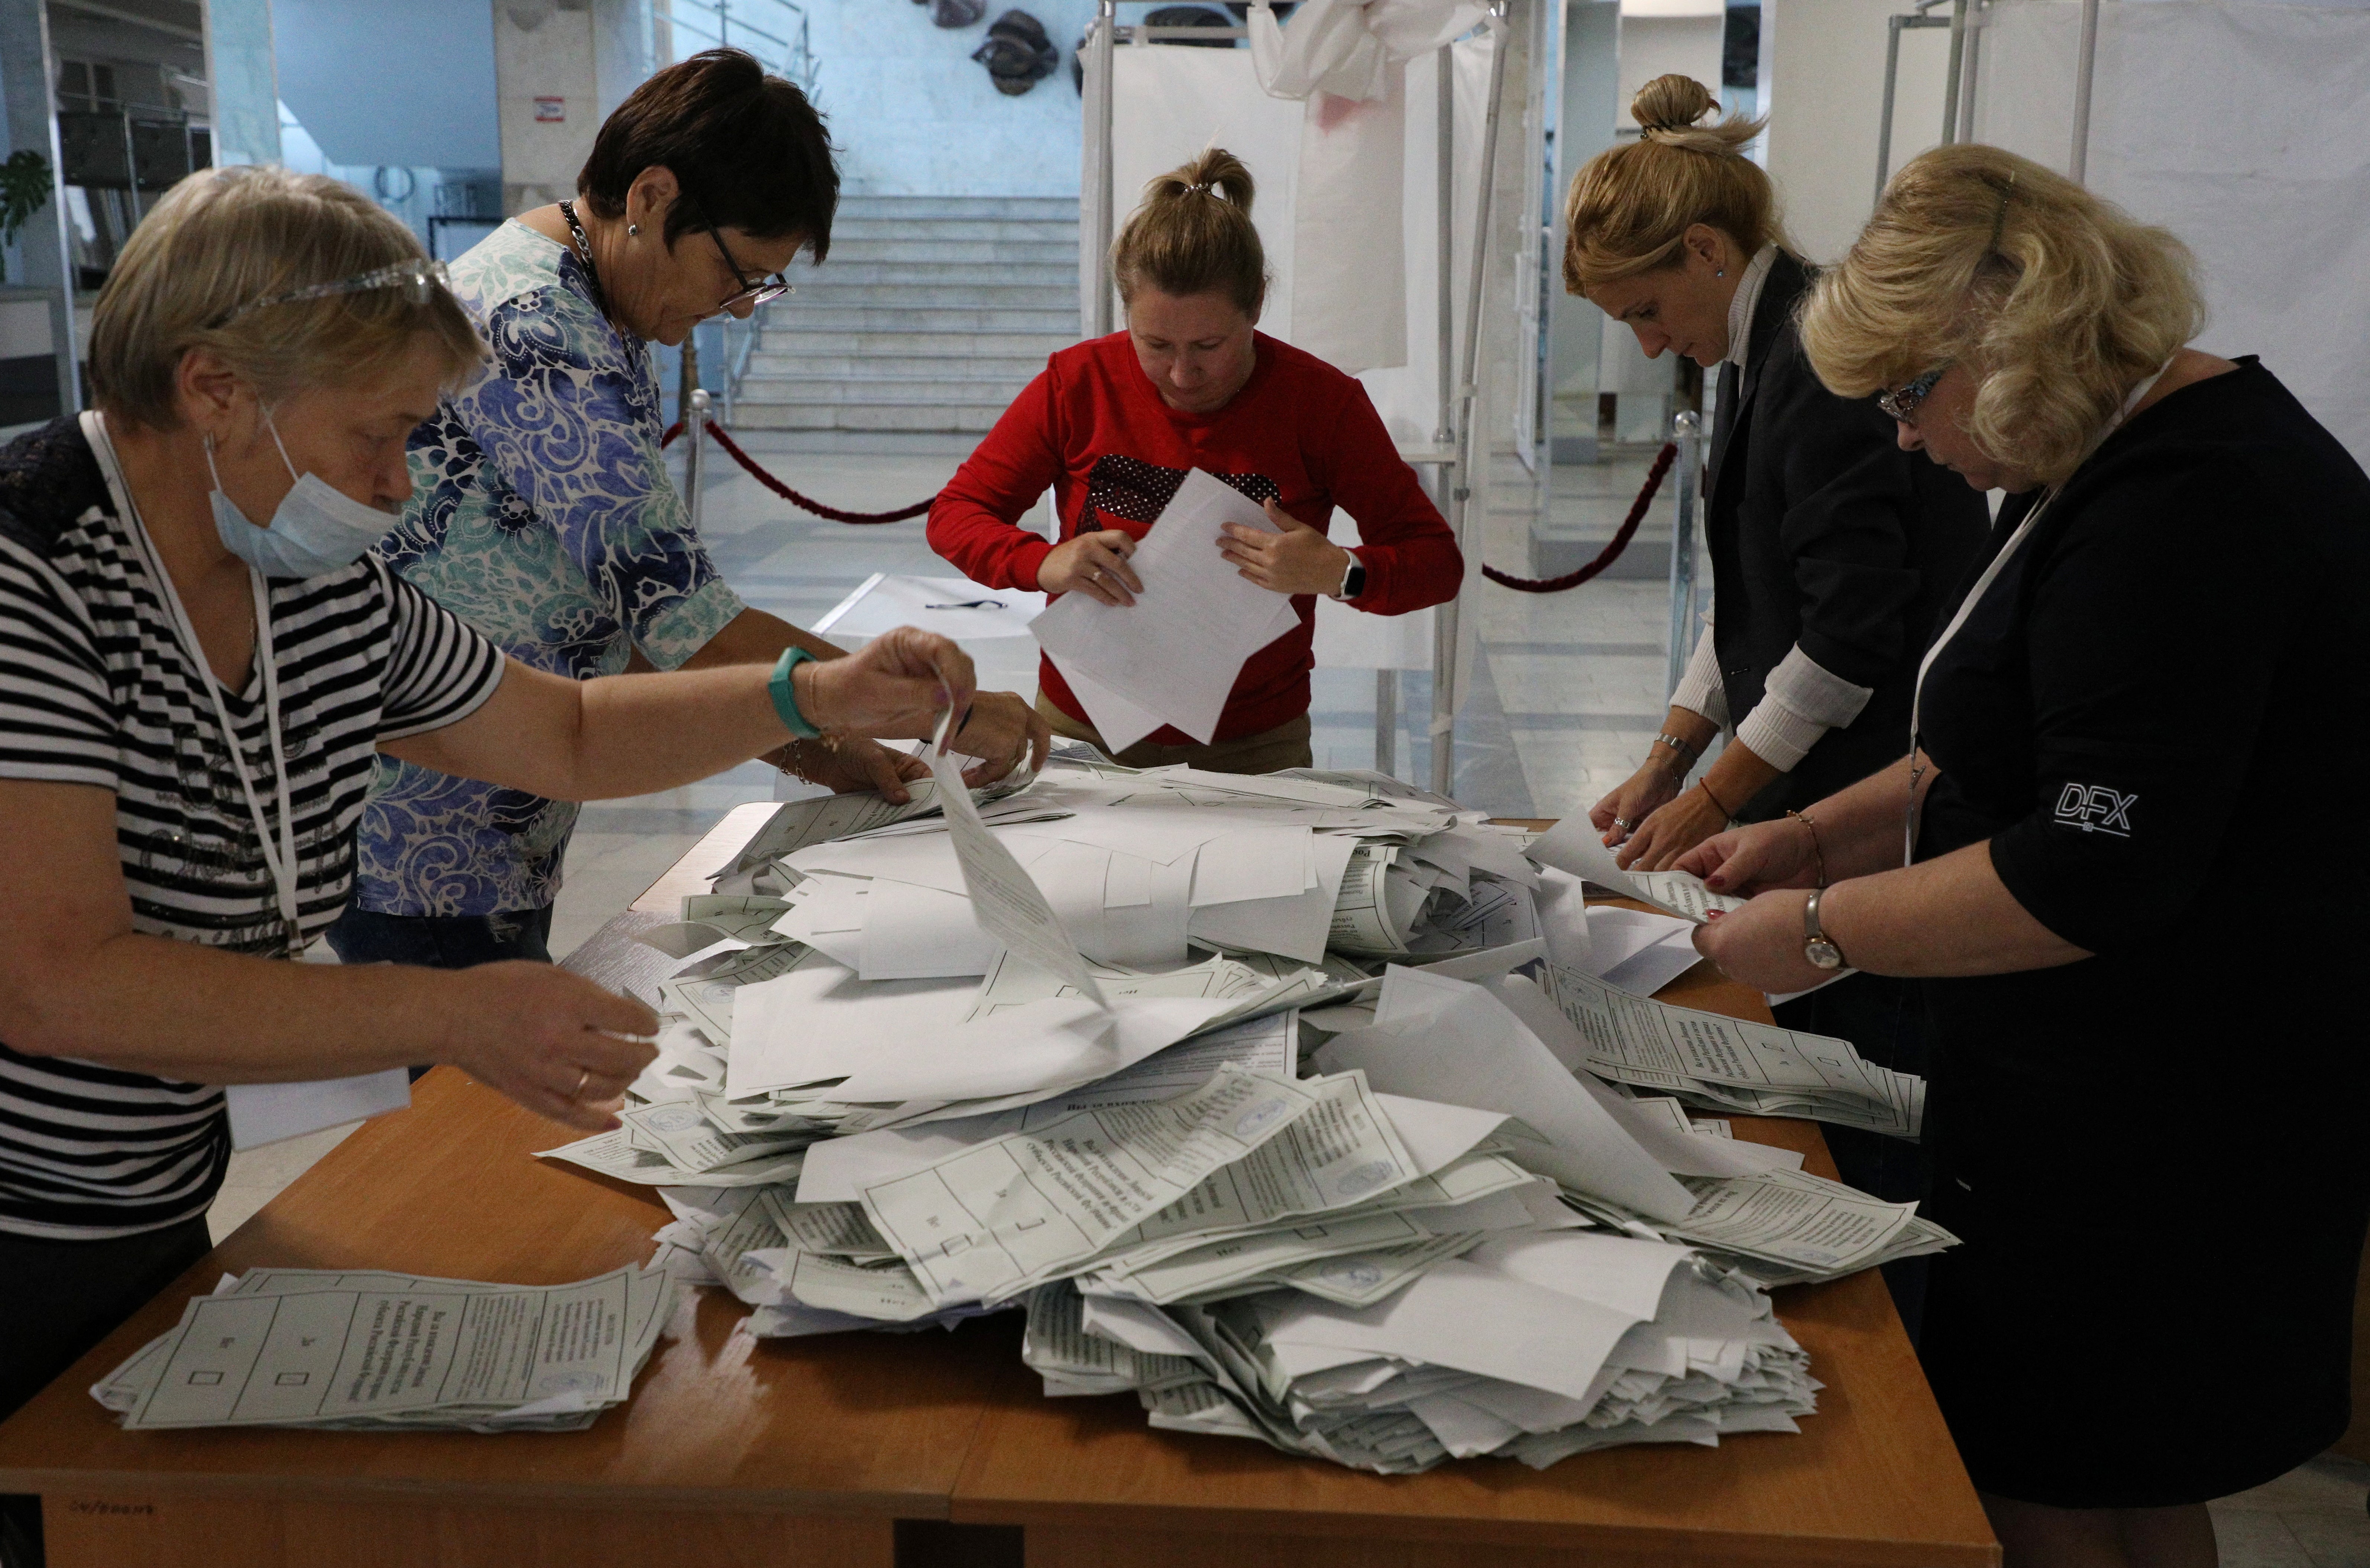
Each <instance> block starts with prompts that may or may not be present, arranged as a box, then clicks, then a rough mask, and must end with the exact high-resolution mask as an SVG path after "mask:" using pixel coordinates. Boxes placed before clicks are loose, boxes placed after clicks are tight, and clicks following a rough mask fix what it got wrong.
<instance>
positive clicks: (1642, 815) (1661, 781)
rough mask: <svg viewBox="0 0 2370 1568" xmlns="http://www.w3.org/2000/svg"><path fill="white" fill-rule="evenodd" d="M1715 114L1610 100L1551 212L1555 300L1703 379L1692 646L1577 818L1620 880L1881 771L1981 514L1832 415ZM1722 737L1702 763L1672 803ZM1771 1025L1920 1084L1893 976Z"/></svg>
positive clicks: (1875, 1181) (1931, 474)
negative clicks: (1634, 129)
mask: <svg viewBox="0 0 2370 1568" xmlns="http://www.w3.org/2000/svg"><path fill="white" fill-rule="evenodd" d="M1717 107H1718V105H1717V102H1716V100H1715V99H1714V98H1713V97H1712V95H1711V94H1710V93H1709V92H1708V91H1707V90H1706V89H1705V88H1704V87H1703V86H1701V85H1700V84H1698V83H1697V82H1695V81H1693V80H1691V79H1689V78H1688V77H1685V76H1680V75H1670V76H1660V77H1657V78H1655V79H1654V80H1653V81H1651V82H1650V83H1648V84H1647V85H1646V86H1645V87H1644V88H1643V89H1641V90H1640V91H1639V94H1638V97H1637V98H1636V100H1635V101H1634V103H1633V104H1632V105H1631V112H1632V113H1633V114H1635V116H1636V117H1637V121H1638V123H1639V125H1640V126H1641V127H1643V134H1642V135H1641V136H1640V138H1639V140H1638V141H1637V142H1635V143H1632V144H1627V145H1623V146H1618V147H1615V148H1613V149H1611V150H1610V151H1607V152H1605V153H1603V154H1600V155H1599V156H1597V157H1595V158H1594V159H1593V160H1591V162H1590V163H1589V165H1588V167H1586V168H1584V169H1582V171H1581V173H1580V176H1579V178H1578V179H1576V180H1574V181H1573V183H1572V189H1571V195H1570V201H1569V202H1568V203H1567V205H1566V208H1565V222H1566V227H1567V230H1568V235H1569V237H1568V239H1567V241H1566V246H1565V250H1564V263H1563V265H1564V283H1565V286H1566V287H1567V288H1569V289H1570V291H1571V292H1572V293H1574V294H1582V295H1583V296H1585V297H1586V298H1588V299H1589V300H1591V301H1593V303H1595V304H1596V305H1597V306H1600V307H1601V308H1602V309H1603V310H1604V311H1605V314H1607V315H1608V316H1611V317H1614V318H1615V319H1616V320H1617V321H1621V322H1623V323H1625V324H1626V325H1628V327H1629V328H1630V329H1632V330H1633V331H1635V332H1636V333H1637V334H1638V341H1639V346H1640V347H1642V348H1643V349H1644V350H1645V351H1646V353H1647V355H1648V357H1650V358H1658V357H1660V356H1661V354H1662V351H1663V350H1664V349H1671V350H1674V351H1675V352H1679V353H1682V354H1685V355H1686V356H1687V357H1688V358H1690V359H1693V360H1695V361H1696V362H1697V363H1699V364H1701V365H1702V366H1703V367H1704V368H1705V369H1707V370H1709V369H1712V368H1713V367H1715V366H1717V367H1718V368H1719V372H1720V380H1719V392H1718V404H1717V407H1716V409H1715V412H1714V417H1713V426H1712V445H1711V463H1710V473H1709V478H1708V485H1707V487H1706V493H1707V494H1708V497H1709V498H1710V505H1709V508H1708V513H1707V515H1706V520H1705V529H1704V533H1705V537H1706V540H1707V541H1708V544H1709V546H1710V551H1711V565H1712V584H1713V625H1712V629H1711V632H1710V634H1709V635H1708V636H1707V637H1705V638H1704V639H1703V640H1702V641H1701V642H1700V643H1699V644H1698V645H1697V649H1696V653H1695V658H1694V661H1693V662H1692V663H1691V664H1690V665H1689V666H1688V669H1687V673H1686V676H1685V679H1683V680H1682V681H1681V682H1680V683H1679V687H1678V689H1677V691H1675V692H1674V693H1673V694H1672V698H1671V709H1670V712H1669V714H1668V715H1667V716H1666V717H1665V719H1664V720H1663V724H1662V734H1661V735H1660V736H1658V737H1657V738H1656V740H1655V742H1654V744H1652V746H1651V747H1650V748H1649V751H1648V755H1647V760H1646V762H1645V764H1644V766H1642V767H1639V770H1638V771H1637V773H1636V774H1635V775H1633V776H1632V777H1631V778H1629V779H1628V781H1627V782H1626V783H1624V784H1622V785H1621V786H1619V787H1618V788H1617V789H1615V790H1612V791H1611V792H1610V793H1608V794H1607V795H1606V796H1605V798H1604V799H1603V800H1602V801H1598V802H1597V804H1596V806H1595V807H1594V808H1593V810H1592V811H1591V812H1590V813H1589V818H1590V821H1592V822H1593V823H1594V824H1595V825H1596V826H1597V827H1598V828H1599V829H1600V830H1602V831H1603V832H1604V833H1605V842H1606V843H1607V844H1610V845H1618V846H1620V860H1621V863H1622V864H1623V865H1625V866H1635V867H1637V868H1638V869H1639V870H1662V869H1664V868H1666V867H1668V866H1669V865H1671V864H1672V862H1674V861H1675V860H1676V859H1678V858H1679V857H1680V856H1681V855H1682V854H1685V852H1686V851H1687V850H1689V849H1692V848H1694V847H1696V846H1697V844H1699V843H1701V842H1702V841H1703V840H1705V839H1707V838H1708V837H1710V836H1712V835H1714V834H1716V833H1719V832H1721V831H1722V830H1724V829H1725V828H1727V827H1728V825H1729V824H1730V822H1731V820H1736V821H1743V822H1759V821H1762V820H1765V819H1767V818H1772V817H1778V816H1785V815H1793V816H1796V817H1797V818H1798V820H1799V821H1800V823H1801V826H1800V828H1799V831H1800V832H1801V833H1802V834H1803V835H1804V836H1805V839H1806V843H1807V844H1809V845H1811V846H1812V847H1813V848H1814V849H1815V840H1816V835H1817V832H1818V824H1817V823H1816V821H1815V820H1814V818H1815V813H1811V815H1809V816H1804V815H1802V814H1801V813H1802V809H1803V808H1806V807H1808V806H1809V805H1810V804H1811V802H1812V801H1818V800H1822V799H1824V797H1826V796H1827V795H1829V794H1831V793H1833V792H1834V791H1835V790H1839V789H1842V788H1843V787H1845V786H1846V785H1847V784H1851V783H1856V782H1858V780H1859V779H1860V778H1864V777H1866V776H1867V775H1868V774H1870V773H1873V772H1875V771H1877V770H1878V769H1879V768H1881V767H1885V766H1886V765H1887V764H1889V763H1890V762H1892V761H1893V760H1894V759H1895V758H1897V757H1898V756H1899V755H1901V748H1902V744H1903V738H1904V735H1905V734H1906V733H1907V732H1908V725H1909V694H1910V686H1911V683H1912V681H1913V680H1914V679H1915V677H1916V670H1917V659H1918V656H1919V655H1920V654H1921V653H1923V652H1924V651H1925V648H1926V642H1927V635H1928V634H1929V633H1930V632H1931V631H1932V629H1933V626H1934V620H1935V613H1936V610H1937V609H1938V607H1939V605H1940V604H1941V603H1942V601H1943V598H1944V596H1945V595H1946V594H1948V593H1949V592H1950V589H1951V588H1953V587H1954V586H1955V585H1956V584H1957V583H1958V581H1959V579H1960V577H1961V575H1962V573H1963V571H1965V569H1966V565H1967V562H1968V561H1969V560H1970V559H1972V558H1973V554H1974V552H1975V550H1976V548H1977V547H1978V546H1979V545H1980V544H1981V543H1982V541H1983V538H1984V536H1985V532H1986V529H1987V527H1988V525H1989V521H1990V519H1989V513H1988V511H1987V509H1986V507H1985V502H1984V498H1983V496H1981V495H1980V494H1978V493H1976V492H1974V491H1973V490H1968V489H1967V488H1966V487H1965V486H1964V485H1962V484H1959V483H1957V482H1956V481H1955V480H1953V479H1952V478H1951V477H1950V475H1948V474H1945V473H1942V472H1940V471H1939V470H1938V469H1936V468H1935V467H1933V466H1932V465H1931V464H1922V463H1917V462H1916V461H1915V460H1914V458H1913V457H1912V455H1910V454H1909V453H1906V452H1904V451H1902V450H1901V449H1900V448H1899V446H1897V445H1896V444H1895V443H1894V441H1893V421H1891V420H1890V419H1888V418H1886V417H1885V415H1884V412H1883V410H1881V409H1879V408H1878V407H1877V405H1876V402H1875V400H1874V399H1873V398H1857V399H1852V398H1838V397H1836V396H1835V394H1833V393H1831V392H1829V391H1828V390H1827V389H1826V388H1825V387H1824V386H1821V385H1820V384H1819V379H1818V377H1817V376H1816V375H1813V374H1812V370H1811V367H1810V365H1809V363H1807V362H1806V361H1805V360H1804V358H1803V355H1802V345H1801V339H1800V337H1799V336H1798V335H1797V333H1796V330H1795V324H1794V314H1795V306H1796V305H1797V304H1798V303H1799V302H1800V301H1801V298H1802V296H1803V295H1804V294H1806V293H1807V292H1808V291H1809V289H1810V286H1811V282H1812V273H1811V270H1810V269H1809V268H1808V267H1807V266H1805V265H1804V264H1803V262H1802V261H1801V259H1799V258H1797V257H1795V256H1794V255H1792V254H1791V253H1789V251H1788V250H1787V249H1786V248H1785V236H1784V233H1783V232H1782V230H1781V229H1780V228H1779V226H1778V223H1777V213H1776V210H1775V209H1776V202H1775V200H1774V196H1773V193H1772V191H1771V189H1770V184H1769V177H1768V176H1767V175H1766V174H1764V173H1763V172H1762V171H1761V169H1760V167H1759V166H1757V165H1755V164H1754V163H1753V162H1752V161H1751V160H1750V159H1748V158H1747V157H1745V156H1744V147H1745V144H1747V143H1749V142H1751V141H1752V139H1753V138H1754V135H1755V134H1756V133H1758V132H1759V130H1760V128H1761V126H1760V122H1759V121H1746V120H1742V119H1731V120H1728V121H1725V122H1723V123H1720V124H1716V125H1698V124H1697V121H1699V120H1701V119H1702V118H1703V117H1704V116H1705V115H1706V114H1707V113H1708V112H1710V111H1712V110H1715V109H1716V108H1717ZM1721 732H1726V733H1727V735H1728V737H1729V739H1728V744H1727V745H1726V746H1725V747H1724V748H1723V749H1722V751H1721V752H1720V756H1719V757H1718V759H1717V760H1715V761H1714V762H1713V763H1712V765H1711V766H1710V767H1708V768H1707V769H1705V770H1704V772H1703V773H1702V775H1701V776H1700V777H1699V778H1697V780H1696V781H1695V783H1694V784H1693V785H1691V786H1687V787H1686V788H1685V789H1682V785H1683V784H1685V780H1686V778H1687V776H1688V773H1689V771H1690V769H1691V768H1692V767H1694V765H1695V763H1696V762H1697V759H1698V758H1699V757H1700V756H1701V755H1702V753H1703V751H1704V749H1705V748H1706V747H1707V746H1708V745H1709V744H1710V743H1711V739H1712V737H1713V736H1714V735H1715V734H1719V733H1721ZM1778 1014H1779V1021H1780V1022H1782V1023H1785V1024H1786V1025H1787V1026H1788V1027H1789V1028H1794V1029H1802V1030H1808V1031H1810V1032H1814V1033H1821V1034H1830V1035H1836V1036H1839V1037H1841V1038H1844V1039H1847V1040H1849V1041H1851V1042H1852V1043H1854V1044H1855V1045H1857V1046H1858V1047H1859V1049H1860V1052H1861V1054H1862V1055H1864V1056H1867V1057H1869V1058H1870V1060H1874V1061H1879V1062H1882V1063H1884V1064H1885V1065H1887V1066H1894V1067H1897V1068H1899V1069H1901V1070H1902V1071H1904V1072H1919V1071H1922V1070H1923V1068H1924V1062H1923V1060H1922V1055H1923V1053H1922V1052H1921V1051H1920V1050H1918V1049H1917V1042H1918V1041H1919V1040H1921V1039H1922V1037H1923V1029H1922V1020H1919V1019H1916V1018H1915V1017H1913V1016H1911V1015H1910V1014H1909V1013H1908V1011H1907V992H1906V991H1905V989H1904V988H1903V987H1902V986H1900V985H1899V984H1898V983H1897V982H1893V981H1885V980H1872V979H1868V978H1865V977H1857V978H1853V979H1849V980H1845V981H1842V982H1839V983H1837V984H1836V985H1835V986H1829V987H1827V988H1825V989H1824V990H1821V991H1818V992H1816V993H1814V994H1812V996H1809V997H1803V998H1801V999H1800V1000H1798V1001H1794V1002H1789V1003H1786V1004H1782V1005H1781V1007H1780V1008H1779V1009H1778ZM1834 1133H1835V1135H1836V1136H1831V1138H1830V1142H1831V1143H1832V1144H1833V1145H1834V1146H1835V1158H1836V1159H1837V1161H1838V1162H1839V1163H1841V1164H1842V1165H1843V1166H1844V1169H1845V1175H1846V1179H1847V1180H1850V1181H1853V1182H1855V1184H1857V1185H1860V1186H1863V1187H1867V1188H1868V1189H1869V1190H1870V1191H1874V1192H1879V1193H1883V1194H1884V1195H1887V1196H1894V1197H1899V1198H1914V1197H1916V1196H1917V1195H1919V1194H1918V1192H1917V1190H1916V1189H1917V1188H1918V1187H1919V1185H1920V1183H1921V1180H1922V1178H1921V1176H1920V1174H1919V1172H1918V1171H1917V1170H1916V1162H1915V1160H1914V1158H1913V1157H1912V1155H1911V1153H1910V1151H1909V1150H1908V1149H1907V1148H1906V1147H1905V1146H1900V1145H1894V1144H1892V1143H1891V1142H1890V1140H1886V1139H1882V1138H1878V1137H1875V1136H1872V1135H1865V1134H1862V1135H1858V1136H1852V1135H1850V1134H1849V1133H1848V1131H1847V1130H1846V1129H1835V1130H1834ZM1903 1305H1904V1316H1907V1315H1909V1314H1908V1311H1907V1309H1909V1307H1910V1305H1911V1304H1910V1303H1908V1302H1904V1304H1903Z"/></svg>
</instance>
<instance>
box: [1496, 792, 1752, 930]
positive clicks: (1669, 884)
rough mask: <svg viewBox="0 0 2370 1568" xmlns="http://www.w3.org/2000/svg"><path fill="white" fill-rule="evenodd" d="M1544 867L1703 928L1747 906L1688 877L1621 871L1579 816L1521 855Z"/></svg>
mask: <svg viewBox="0 0 2370 1568" xmlns="http://www.w3.org/2000/svg"><path fill="white" fill-rule="evenodd" d="M1524 853H1526V854H1528V855H1529V856H1530V858H1531V859H1534V860H1536V861H1537V862H1538V863H1539V864H1541V865H1543V866H1553V867H1554V868H1555V869H1556V870H1559V871H1569V872H1570V873H1571V874H1572V875H1573V876H1576V877H1584V878H1586V879H1587V880H1588V881H1590V882H1594V883H1595V884H1596V885H1597V886H1599V887H1601V888H1604V889H1605V891H1606V892H1608V893H1617V894H1622V895H1623V896H1625V897H1628V898H1634V899H1636V900H1638V901H1639V903H1641V904H1651V905H1653V906H1654V907H1655V908H1657V909H1660V910H1662V911H1663V912H1664V913H1665V914H1670V915H1675V916H1677V917H1680V918H1681V919H1683V920H1687V921H1691V922H1693V923H1694V924H1696V925H1698V926H1700V925H1702V924H1703V923H1704V921H1705V920H1706V919H1707V918H1708V917H1709V916H1710V915H1711V913H1712V911H1714V910H1719V911H1721V912H1722V913H1725V912H1726V911H1728V910H1731V909H1742V908H1743V907H1744V904H1745V901H1744V900H1743V899H1742V898H1735V897H1731V895H1729V894H1724V893H1714V892H1713V891H1712V890H1711V889H1710V888H1708V887H1706V886H1705V885H1704V882H1703V879H1702V878H1701V877H1698V876H1695V875H1692V874H1690V873H1689V872H1686V871H1625V870H1622V869H1621V866H1620V863H1619V862H1618V861H1617V860H1616V859H1615V858H1614V853H1613V851H1612V850H1610V849H1608V848H1606V847H1605V841H1604V837H1603V836H1602V835H1601V834H1600V833H1599V832H1598V831H1597V829H1596V828H1595V826H1594V825H1593V824H1591V823H1590V822H1589V820H1588V818H1587V817H1586V816H1583V815H1577V814H1576V815H1572V816H1568V817H1565V818H1564V819H1563V820H1562V821H1561V822H1559V823H1557V824H1555V826H1553V827H1551V828H1549V829H1547V832H1546V833H1544V834H1542V835H1540V836H1538V837H1537V838H1536V839H1533V840H1532V841H1531V844H1530V847H1529V848H1528V849H1526V850H1525V851H1524Z"/></svg>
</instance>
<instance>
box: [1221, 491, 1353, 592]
mask: <svg viewBox="0 0 2370 1568" xmlns="http://www.w3.org/2000/svg"><path fill="white" fill-rule="evenodd" d="M1266 505H1267V520H1268V521H1269V522H1271V523H1272V524H1274V525H1276V526H1277V527H1278V528H1280V529H1282V530H1283V532H1282V533H1280V534H1263V533H1261V532H1260V531H1259V530H1258V529H1256V528H1246V527H1244V526H1243V525H1241V524H1239V523H1229V524H1227V525H1225V527H1224V528H1222V529H1220V530H1219V532H1220V533H1221V534H1223V535H1224V536H1225V537H1224V538H1223V539H1222V540H1221V542H1220V543H1219V545H1218V553H1219V554H1220V555H1223V556H1225V558H1226V559H1227V560H1229V561H1231V562H1233V563H1234V566H1235V569H1236V571H1239V572H1240V573H1241V574H1242V575H1243V577H1244V578H1245V579H1247V580H1248V581H1249V582H1256V583H1258V584H1259V585H1260V587H1262V588H1265V589H1267V590H1268V591H1270V592H1271V593H1275V594H1333V593H1338V592H1339V591H1340V587H1341V578H1342V575H1343V574H1344V573H1345V572H1347V571H1349V570H1350V561H1351V556H1350V552H1349V551H1348V550H1345V549H1343V548H1341V547H1340V546H1339V545H1337V544H1335V543H1334V542H1333V541H1332V540H1330V539H1329V538H1327V537H1326V536H1324V535H1322V534H1320V533H1318V532H1317V530H1316V529H1314V528H1312V527H1310V526H1309V525H1307V524H1306V523H1303V522H1302V521H1301V520H1300V519H1299V518H1297V517H1294V515H1293V514H1292V513H1289V512H1286V511H1285V510H1284V509H1283V507H1281V506H1278V505H1277V504H1276V503H1275V502H1267V503H1266Z"/></svg>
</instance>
